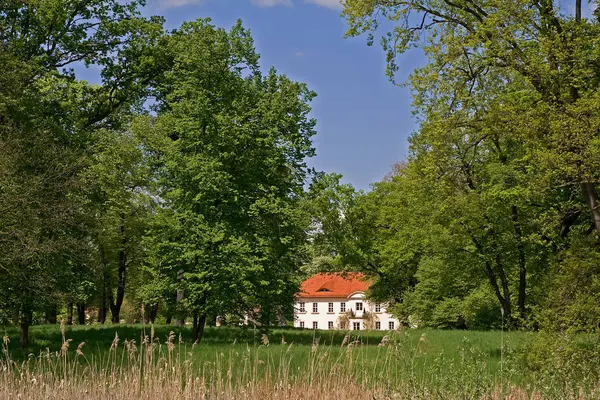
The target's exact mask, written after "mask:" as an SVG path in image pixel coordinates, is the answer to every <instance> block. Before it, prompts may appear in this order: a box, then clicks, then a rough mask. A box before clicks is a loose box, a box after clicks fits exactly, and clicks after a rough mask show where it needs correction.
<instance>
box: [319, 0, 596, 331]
mask: <svg viewBox="0 0 600 400" xmlns="http://www.w3.org/2000/svg"><path fill="white" fill-rule="evenodd" d="M572 3H573V4H571V2H565V3H564V4H562V3H561V4H558V3H557V2H552V1H521V0H514V1H491V2H490V1H480V0H452V1H450V0H414V1H413V0H392V1H379V0H347V1H345V2H344V11H343V15H344V17H345V19H346V21H347V23H348V31H347V36H349V37H352V36H361V35H364V36H366V37H367V41H368V44H369V45H372V44H373V43H374V42H375V41H376V40H377V39H379V41H380V43H381V45H382V48H383V50H384V52H385V54H386V57H387V74H388V76H389V78H390V79H391V80H392V81H393V82H395V77H396V76H397V72H398V71H399V69H400V67H399V65H400V64H399V63H398V59H399V58H400V57H402V55H403V54H404V53H406V52H407V51H409V50H412V51H421V52H422V53H423V54H424V55H425V57H426V60H427V61H426V63H425V64H424V65H423V66H422V67H420V68H417V69H415V70H414V71H413V72H412V74H411V75H410V78H409V82H408V84H409V85H410V88H411V90H412V93H413V100H414V102H413V107H414V112H415V115H416V117H417V118H418V122H419V127H418V129H417V130H416V132H414V134H413V135H412V136H411V138H410V154H409V156H408V158H407V160H406V162H403V163H399V164H398V165H396V167H395V168H394V170H393V171H392V172H391V173H390V175H389V176H388V177H387V178H386V179H384V180H383V181H382V182H379V183H377V184H375V185H374V186H373V190H372V191H370V192H369V193H362V192H357V191H355V190H353V189H352V188H351V187H349V186H347V185H341V184H340V177H339V176H336V175H328V176H324V177H321V178H320V183H319V185H320V186H321V190H316V191H315V194H314V196H313V197H314V198H315V199H317V202H316V203H315V204H316V207H317V208H316V211H315V215H318V216H319V219H320V221H321V222H322V224H321V227H322V230H321V231H320V233H319V235H318V240H317V242H316V243H318V250H317V254H320V255H321V257H325V261H326V262H325V263H324V264H322V266H323V267H325V268H339V267H340V266H345V267H346V268H350V269H353V270H360V271H363V272H365V273H367V274H370V275H372V276H374V277H377V283H376V285H375V287H374V288H373V293H372V295H374V296H381V297H383V298H386V299H389V298H391V299H393V300H394V301H395V311H396V313H397V315H398V316H399V317H401V318H402V319H403V320H404V321H405V322H407V323H409V322H412V323H416V324H421V325H426V326H433V327H440V328H473V329H489V328H498V327H500V326H501V325H502V324H503V323H504V324H506V326H513V327H522V328H527V329H539V328H547V329H551V330H552V331H557V330H558V331H561V332H582V331H589V330H595V329H597V328H598V320H599V316H600V315H599V311H600V308H598V303H599V301H600V297H599V293H600V292H599V291H598V272H599V270H598V266H599V265H600V264H598V259H599V256H600V247H599V241H598V239H599V236H598V235H599V234H600V223H599V222H600V208H599V202H598V193H597V184H598V182H599V178H600V175H599V171H600V169H599V168H598V167H599V165H598V163H599V161H600V152H599V151H600V147H599V144H600V141H599V138H600V136H599V132H600V130H599V128H600V125H599V122H600V119H599V118H598V116H599V115H600V114H599V113H598V106H599V105H600V101H599V100H600V98H599V97H598V93H599V92H598V88H599V82H600V81H599V80H598V77H599V76H600V75H599V72H600V69H599V67H600V64H599V61H600V52H599V51H600V47H599V46H598V43H599V41H598V39H599V38H600V23H599V21H598V14H597V13H593V14H591V15H587V16H586V15H583V14H584V13H583V12H582V3H581V1H579V0H577V1H575V2H572ZM592 3H593V2H592ZM592 5H593V6H595V3H593V4H592ZM562 6H564V8H561V7H562ZM569 10H571V11H569ZM323 188H325V190H322V189H323ZM332 255H333V256H332Z"/></svg>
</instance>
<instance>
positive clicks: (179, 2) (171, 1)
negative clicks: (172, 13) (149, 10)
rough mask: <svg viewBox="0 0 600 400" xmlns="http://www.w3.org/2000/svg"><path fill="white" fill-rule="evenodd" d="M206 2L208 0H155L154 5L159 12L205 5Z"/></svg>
mask: <svg viewBox="0 0 600 400" xmlns="http://www.w3.org/2000/svg"><path fill="white" fill-rule="evenodd" d="M205 2H206V0H154V1H153V2H152V3H153V4H154V5H155V6H156V7H157V8H158V9H159V10H167V9H169V8H177V7H183V6H189V5H193V4H203V3H205Z"/></svg>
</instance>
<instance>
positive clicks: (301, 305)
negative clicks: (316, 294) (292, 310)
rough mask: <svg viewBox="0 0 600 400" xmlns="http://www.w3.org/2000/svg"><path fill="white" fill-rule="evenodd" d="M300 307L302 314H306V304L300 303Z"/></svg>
mask: <svg viewBox="0 0 600 400" xmlns="http://www.w3.org/2000/svg"><path fill="white" fill-rule="evenodd" d="M298 305H299V306H300V312H306V303H305V302H303V301H301V302H300V303H298Z"/></svg>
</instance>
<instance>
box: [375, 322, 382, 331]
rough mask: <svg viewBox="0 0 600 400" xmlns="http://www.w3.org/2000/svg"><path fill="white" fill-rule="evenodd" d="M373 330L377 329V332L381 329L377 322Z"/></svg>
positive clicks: (379, 323)
mask: <svg viewBox="0 0 600 400" xmlns="http://www.w3.org/2000/svg"><path fill="white" fill-rule="evenodd" d="M375 329H377V330H380V329H381V322H379V321H377V322H375Z"/></svg>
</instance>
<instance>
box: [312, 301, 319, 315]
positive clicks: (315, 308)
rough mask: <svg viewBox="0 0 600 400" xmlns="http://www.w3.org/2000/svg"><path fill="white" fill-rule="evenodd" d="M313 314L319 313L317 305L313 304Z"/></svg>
mask: <svg viewBox="0 0 600 400" xmlns="http://www.w3.org/2000/svg"><path fill="white" fill-rule="evenodd" d="M313 312H315V313H317V312H319V303H313Z"/></svg>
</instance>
